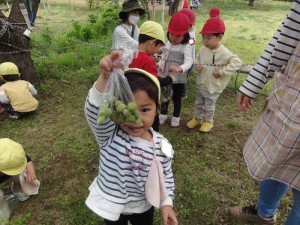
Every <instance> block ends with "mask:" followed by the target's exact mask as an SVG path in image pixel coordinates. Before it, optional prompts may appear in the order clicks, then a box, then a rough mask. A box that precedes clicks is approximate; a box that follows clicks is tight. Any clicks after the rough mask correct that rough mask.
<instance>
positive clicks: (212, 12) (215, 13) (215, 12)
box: [209, 7, 220, 17]
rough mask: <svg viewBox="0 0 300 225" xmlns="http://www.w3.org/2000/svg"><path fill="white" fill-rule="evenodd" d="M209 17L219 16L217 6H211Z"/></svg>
mask: <svg viewBox="0 0 300 225" xmlns="http://www.w3.org/2000/svg"><path fill="white" fill-rule="evenodd" d="M209 16H210V17H219V16H220V9H219V8H217V7H216V8H212V9H211V10H210V12H209Z"/></svg>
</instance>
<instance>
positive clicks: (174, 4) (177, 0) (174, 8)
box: [169, 0, 181, 16]
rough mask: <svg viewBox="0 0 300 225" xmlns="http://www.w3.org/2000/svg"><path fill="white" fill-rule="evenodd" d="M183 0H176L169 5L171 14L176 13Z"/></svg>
mask: <svg viewBox="0 0 300 225" xmlns="http://www.w3.org/2000/svg"><path fill="white" fill-rule="evenodd" d="M180 2H181V0H174V1H173V2H172V4H171V5H170V7H169V15H170V16H173V14H174V13H176V12H177V11H178V6H179V3H180Z"/></svg>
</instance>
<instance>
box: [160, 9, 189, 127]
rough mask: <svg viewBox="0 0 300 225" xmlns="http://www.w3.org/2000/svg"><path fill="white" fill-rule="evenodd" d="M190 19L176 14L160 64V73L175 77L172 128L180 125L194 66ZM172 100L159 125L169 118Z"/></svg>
mask: <svg viewBox="0 0 300 225" xmlns="http://www.w3.org/2000/svg"><path fill="white" fill-rule="evenodd" d="M188 31H189V18H188V17H187V16H186V15H185V14H184V13H181V12H178V13H175V14H174V15H173V16H172V17H171V19H170V21H169V25H168V33H167V37H168V40H169V41H168V42H167V43H166V47H165V49H163V54H162V59H161V60H160V61H159V62H158V65H159V71H161V73H162V74H163V75H164V76H168V75H174V76H175V77H176V80H175V81H174V82H173V85H172V88H173V94H172V101H173V104H174V110H173V117H172V119H171V126H172V127H178V126H179V125H180V111H181V101H182V93H183V91H184V85H185V83H186V80H187V73H188V70H189V69H190V68H191V66H192V65H193V45H191V44H189V40H190V36H189V32H188ZM169 103H170V100H169V99H167V100H166V102H164V103H162V106H161V108H162V109H161V114H160V115H159V123H160V124H164V123H165V121H166V119H167V118H168V115H167V114H168V106H169Z"/></svg>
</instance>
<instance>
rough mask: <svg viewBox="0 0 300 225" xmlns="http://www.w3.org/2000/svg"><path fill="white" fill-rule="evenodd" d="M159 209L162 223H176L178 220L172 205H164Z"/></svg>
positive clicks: (176, 224) (175, 224)
mask: <svg viewBox="0 0 300 225" xmlns="http://www.w3.org/2000/svg"><path fill="white" fill-rule="evenodd" d="M161 211H162V216H163V223H164V225H178V220H177V218H176V214H175V212H174V210H173V208H172V206H170V205H165V206H163V207H162V209H161Z"/></svg>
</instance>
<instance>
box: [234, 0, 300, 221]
mask: <svg viewBox="0 0 300 225" xmlns="http://www.w3.org/2000/svg"><path fill="white" fill-rule="evenodd" d="M299 40H300V2H298V1H295V2H294V3H293V5H292V8H291V9H290V11H289V12H288V15H287V17H286V18H285V20H284V21H283V23H282V25H281V27H280V28H279V29H278V30H277V32H276V33H275V35H274V37H273V38H272V39H271V41H270V43H269V44H268V46H267V48H266V49H265V51H264V52H263V54H262V56H261V57H260V59H259V60H258V62H257V63H256V65H255V66H254V68H253V69H252V70H251V71H250V73H249V75H248V77H247V79H246V81H244V82H243V84H242V86H241V87H240V89H239V94H238V96H237V104H238V106H239V108H240V109H241V110H242V111H246V110H249V109H250V108H251V106H252V103H251V99H253V98H255V97H256V96H257V94H258V93H259V91H260V90H261V89H262V88H263V86H264V85H265V84H266V83H267V80H268V79H269V78H271V77H274V81H273V85H272V89H271V92H270V95H269V98H268V101H267V102H266V105H265V107H264V110H263V112H262V114H261V117H260V119H259V121H258V122H257V124H256V126H255V128H254V130H253V132H252V134H251V136H250V137H249V139H248V141H247V142H246V144H245V146H244V150H243V154H244V158H245V161H246V164H247V167H248V171H249V173H250V175H251V176H252V177H253V178H254V179H256V180H259V182H260V191H259V197H258V201H257V204H255V205H252V206H246V207H242V206H236V207H232V208H230V209H229V213H230V215H231V216H232V217H234V218H235V219H237V220H239V221H243V222H256V223H259V224H275V220H276V215H275V214H276V210H277V209H278V207H279V204H280V201H281V199H282V197H283V196H284V195H285V194H286V192H287V191H288V189H289V187H290V188H291V189H292V192H293V201H294V203H293V207H292V209H291V211H290V213H289V215H288V217H287V219H286V222H285V225H299V224H300V176H299V174H300V110H299V109H300V67H299V65H300V57H299V56H300V42H299ZM284 67H285V68H284Z"/></svg>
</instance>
